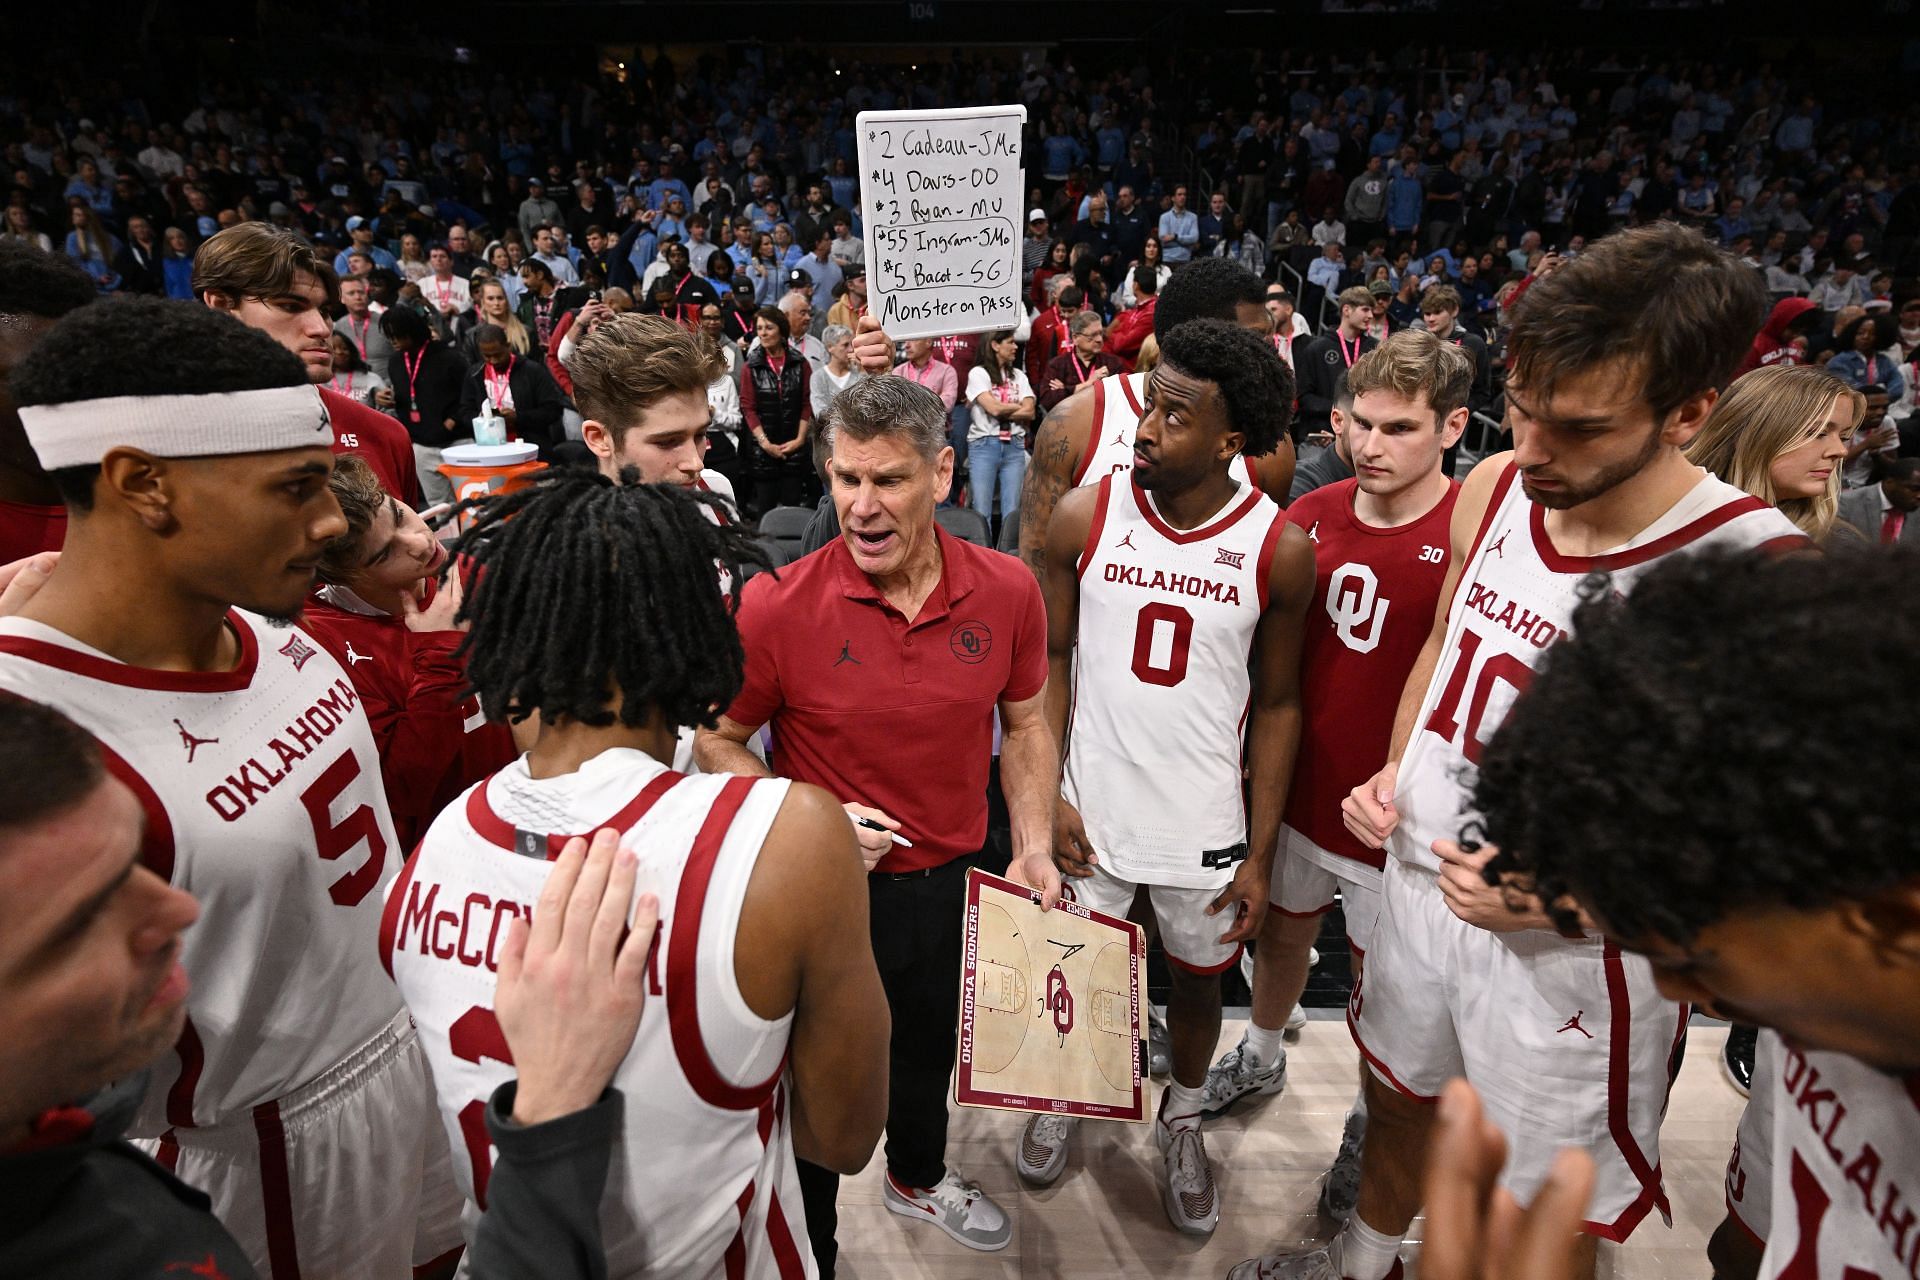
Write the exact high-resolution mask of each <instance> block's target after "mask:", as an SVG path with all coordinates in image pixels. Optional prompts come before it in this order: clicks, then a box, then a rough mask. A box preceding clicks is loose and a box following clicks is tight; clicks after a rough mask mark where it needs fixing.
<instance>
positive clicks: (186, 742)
mask: <svg viewBox="0 0 1920 1280" xmlns="http://www.w3.org/2000/svg"><path fill="white" fill-rule="evenodd" d="M173 727H174V728H176V729H178V730H179V731H180V745H181V746H183V747H185V748H186V749H187V763H188V764H192V763H193V753H194V752H196V751H198V750H199V749H200V748H202V747H204V746H208V745H210V744H212V743H215V742H218V741H220V739H218V738H196V737H194V736H193V735H192V734H190V733H188V732H187V726H185V725H183V724H181V723H180V721H179V720H177V719H176V720H175V721H174V722H173Z"/></svg>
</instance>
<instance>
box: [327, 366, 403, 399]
mask: <svg viewBox="0 0 1920 1280" xmlns="http://www.w3.org/2000/svg"><path fill="white" fill-rule="evenodd" d="M333 389H334V390H335V391H338V392H339V393H340V394H341V395H343V396H346V397H347V398H348V399H352V398H353V374H352V373H351V372H349V373H348V374H347V385H346V386H344V387H343V386H341V385H340V375H339V374H337V373H336V374H335V375H334V376H333ZM409 389H411V388H409Z"/></svg>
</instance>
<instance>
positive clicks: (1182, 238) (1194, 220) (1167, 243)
mask: <svg viewBox="0 0 1920 1280" xmlns="http://www.w3.org/2000/svg"><path fill="white" fill-rule="evenodd" d="M1199 244H1200V219H1199V217H1198V216H1196V215H1195V214H1194V212H1193V210H1191V209H1189V208H1187V188H1186V186H1185V185H1184V184H1183V185H1181V186H1177V187H1175V188H1174V189H1173V208H1171V209H1169V210H1167V211H1166V212H1165V213H1163V214H1161V215H1160V251H1161V257H1163V258H1165V259H1166V260H1167V262H1169V263H1175V262H1191V261H1193V251H1194V249H1195V248H1196V247H1198V245H1199Z"/></svg>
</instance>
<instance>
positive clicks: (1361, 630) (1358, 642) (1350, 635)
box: [1327, 564, 1388, 653]
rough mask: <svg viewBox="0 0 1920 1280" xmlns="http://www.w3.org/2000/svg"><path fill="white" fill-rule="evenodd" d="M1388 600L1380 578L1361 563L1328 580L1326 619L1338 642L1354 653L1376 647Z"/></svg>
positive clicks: (1335, 572) (1342, 567) (1342, 570)
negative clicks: (1383, 594)
mask: <svg viewBox="0 0 1920 1280" xmlns="http://www.w3.org/2000/svg"><path fill="white" fill-rule="evenodd" d="M1387 603H1388V602H1387V600H1386V599H1385V598H1384V597H1382V596H1381V594H1380V579H1378V578H1376V577H1374V576H1373V570H1372V569H1369V568H1368V567H1367V566H1366V565H1364V564H1343V565H1341V566H1340V567H1339V568H1338V569H1335V570H1334V571H1333V576H1332V577H1331V578H1329V579H1327V616H1328V617H1329V618H1332V619H1333V629H1334V632H1335V634H1337V635H1338V636H1339V637H1340V642H1341V643H1342V644H1344V645H1346V646H1347V648H1349V649H1351V650H1353V651H1354V652H1355V653H1372V652H1373V651H1374V649H1376V648H1377V647H1379V644H1380V633H1381V630H1382V628H1383V626H1384V625H1385V623H1386V620H1387Z"/></svg>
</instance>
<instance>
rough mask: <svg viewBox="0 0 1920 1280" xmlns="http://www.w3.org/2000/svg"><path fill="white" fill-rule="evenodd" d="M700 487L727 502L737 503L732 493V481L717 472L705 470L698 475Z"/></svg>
mask: <svg viewBox="0 0 1920 1280" xmlns="http://www.w3.org/2000/svg"><path fill="white" fill-rule="evenodd" d="M700 487H701V488H702V489H705V490H706V491H707V492H708V493H717V494H719V495H720V496H721V497H723V498H725V499H726V500H727V501H729V502H734V501H737V499H736V498H735V497H734V492H733V481H731V480H729V479H727V478H726V477H725V476H723V475H721V474H720V473H719V472H718V471H714V470H711V469H709V470H706V471H702V472H701V473H700Z"/></svg>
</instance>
